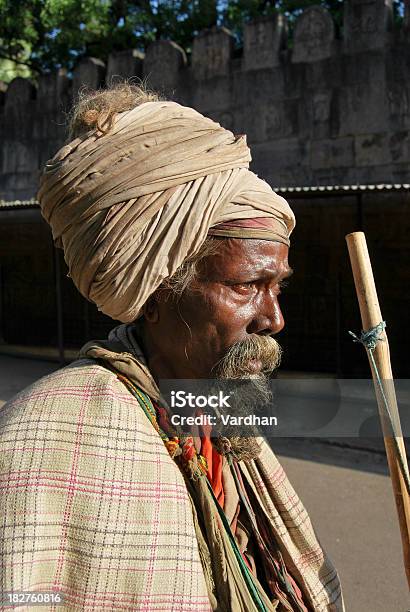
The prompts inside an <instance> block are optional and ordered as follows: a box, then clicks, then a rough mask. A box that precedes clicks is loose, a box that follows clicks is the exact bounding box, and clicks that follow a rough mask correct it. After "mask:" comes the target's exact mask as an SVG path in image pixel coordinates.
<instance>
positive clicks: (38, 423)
mask: <svg viewBox="0 0 410 612" xmlns="http://www.w3.org/2000/svg"><path fill="white" fill-rule="evenodd" d="M0 420H1V424H2V427H1V434H0V435H2V436H3V439H4V436H6V437H7V432H12V431H15V430H17V429H18V430H19V432H22V431H23V430H24V429H25V428H26V429H27V430H32V431H34V430H35V431H36V436H37V437H38V436H41V432H43V434H44V435H49V436H52V435H53V432H56V433H57V430H59V431H60V432H62V433H64V434H65V435H66V436H71V435H73V434H74V432H75V431H76V429H77V428H78V426H79V424H80V423H81V424H82V426H83V427H86V426H89V427H95V428H97V429H99V430H101V431H102V430H107V432H108V430H110V429H111V428H112V427H115V426H117V427H118V426H119V425H120V424H124V423H127V426H128V427H134V428H135V427H137V429H139V428H140V427H142V429H144V428H146V427H147V425H148V426H150V427H151V428H152V426H151V425H150V423H149V421H148V419H147V417H146V416H145V414H144V413H143V412H142V410H141V409H140V408H139V406H138V402H137V400H136V399H135V398H134V397H133V396H132V395H131V394H130V393H129V391H128V390H127V389H126V388H125V386H124V385H123V383H122V382H121V381H119V380H118V378H117V377H116V375H115V374H114V373H113V372H111V371H110V370H108V369H107V368H105V367H104V366H102V365H100V364H98V363H97V362H96V361H94V360H90V359H82V360H78V361H75V362H73V363H72V364H70V365H69V366H67V367H65V368H63V369H61V370H57V371H56V372H53V373H52V374H49V375H48V376H45V377H44V378H41V379H40V380H38V381H36V382H35V383H34V384H33V385H31V386H29V387H27V388H26V389H24V390H23V391H21V392H20V393H19V394H18V395H16V396H15V397H14V398H13V399H12V400H10V401H9V402H7V403H6V404H5V405H4V406H3V408H2V409H0ZM138 422H140V426H138Z"/></svg>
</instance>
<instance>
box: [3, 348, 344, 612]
mask: <svg viewBox="0 0 410 612" xmlns="http://www.w3.org/2000/svg"><path fill="white" fill-rule="evenodd" d="M1 415H2V418H1V430H0V431H1V433H0V444H1V451H2V452H1V456H0V486H1V489H2V491H1V496H0V500H1V501H0V523H1V527H0V529H1V537H0V547H1V549H0V553H1V558H2V568H1V574H0V576H1V578H0V592H2V591H3V592H4V591H60V592H62V593H64V596H65V603H64V606H63V608H65V609H68V610H99V609H101V610H102V609H104V610H146V611H151V610H152V611H154V610H155V611H159V610H162V611H164V612H165V611H166V612H170V611H171V612H173V611H180V612H185V611H187V612H188V611H193V612H196V611H197V612H199V611H205V610H206V611H210V610H211V609H212V607H211V604H210V598H209V596H208V590H207V584H206V580H205V575H204V569H203V565H202V562H201V561H202V560H201V555H200V551H199V546H198V541H197V534H196V531H195V525H194V517H195V512H194V511H193V508H192V505H191V497H190V496H189V494H188V490H187V487H186V483H185V481H184V477H183V476H182V474H181V472H180V470H179V468H178V467H177V465H176V464H175V463H174V461H173V460H172V459H171V458H170V456H169V455H168V452H167V450H166V449H165V447H164V445H163V443H162V440H161V439H160V437H159V435H158V433H157V432H156V431H155V430H154V428H153V426H152V424H151V423H150V422H149V421H148V419H147V418H146V416H145V415H144V414H143V413H142V411H141V408H140V406H139V405H138V402H137V401H136V400H135V398H134V397H133V396H132V395H131V394H130V393H129V392H128V391H127V390H126V388H125V387H124V386H123V384H122V383H121V382H120V381H119V380H118V379H117V378H116V376H115V374H113V373H112V372H110V371H108V370H107V369H106V368H105V367H103V366H102V365H98V364H97V363H96V362H95V361H92V360H88V359H82V360H80V361H77V362H75V363H74V364H72V365H70V366H68V367H66V368H64V369H62V370H60V371H58V372H55V373H53V374H51V375H49V376H47V377H45V378H43V379H42V380H40V381H38V382H37V383H35V384H34V385H32V386H31V387H29V388H28V389H26V390H25V391H23V392H22V393H20V394H19V395H18V396H17V397H16V398H15V399H14V400H12V401H11V402H9V403H7V404H6V405H5V406H4V407H3V409H2V411H1ZM240 465H241V470H242V474H243V477H244V478H246V480H247V482H248V483H249V485H250V486H251V487H252V489H253V491H254V495H255V499H256V500H257V504H258V505H259V509H258V511H261V512H263V513H264V515H265V516H266V518H267V520H268V521H269V524H270V527H271V529H272V533H273V534H274V537H275V538H276V541H277V542H278V545H279V546H280V549H281V552H282V554H283V556H284V558H285V560H286V563H287V565H288V567H289V568H290V570H291V571H292V574H293V575H294V576H295V577H296V578H297V579H298V582H299V584H300V585H301V586H302V588H303V592H304V595H305V597H306V598H307V601H309V604H310V605H311V606H312V609H313V610H315V611H317V612H322V611H328V612H339V611H342V610H344V607H343V600H342V596H341V591H340V584H339V580H338V577H337V573H336V572H335V570H334V568H333V567H332V565H331V563H330V561H329V560H328V559H327V557H326V556H325V554H324V552H323V550H322V548H321V547H320V545H319V543H318V541H317V539H316V536H315V534H314V531H313V529H312V526H311V523H310V519H309V517H308V515H307V513H306V510H305V509H304V507H303V505H302V504H301V502H300V500H299V499H298V497H297V495H296V494H295V492H294V490H293V489H292V487H291V485H290V484H289V482H288V480H287V478H286V475H285V474H284V472H283V469H282V468H281V466H280V465H279V463H278V461H277V459H276V457H275V455H274V454H273V452H272V451H271V449H270V448H269V446H268V445H267V444H266V443H263V446H262V453H261V455H260V456H259V457H258V458H257V459H256V460H251V461H247V462H241V464H240ZM5 609H7V608H5ZM47 609H50V610H51V609H55V608H54V607H53V606H47ZM218 609H220V610H222V607H221V608H218ZM224 609H225V608H224ZM231 609H232V610H234V608H231Z"/></svg>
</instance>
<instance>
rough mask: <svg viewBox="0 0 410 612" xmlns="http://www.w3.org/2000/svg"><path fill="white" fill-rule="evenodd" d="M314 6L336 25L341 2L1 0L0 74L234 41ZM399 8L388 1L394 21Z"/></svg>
mask: <svg viewBox="0 0 410 612" xmlns="http://www.w3.org/2000/svg"><path fill="white" fill-rule="evenodd" d="M313 4H321V5H322V6H325V7H326V8H328V9H329V10H330V11H331V13H332V15H333V18H334V20H335V23H336V26H337V27H338V28H339V29H340V28H341V27H342V22H343V1H342V0H325V1H322V2H319V1H318V0H302V1H300V0H299V1H298V0H232V1H230V0H193V1H190V0H0V24H1V30H0V79H3V80H6V81H9V80H11V79H12V78H14V76H27V75H28V74H31V75H32V76H34V75H36V74H39V73H41V72H44V71H47V70H53V69H55V68H58V67H61V66H63V67H65V68H67V69H68V70H71V69H72V68H73V66H74V65H75V63H76V62H77V61H78V59H79V58H80V57H83V56H86V55H89V56H94V57H98V58H101V59H102V60H106V59H107V57H108V54H109V53H110V52H111V51H113V50H122V49H131V48H137V49H144V48H146V46H147V45H148V44H149V43H150V42H151V41H152V40H155V39H171V40H173V41H175V42H177V43H178V44H180V45H181V46H182V47H184V48H185V49H186V50H187V51H189V50H190V46H191V43H192V38H193V36H194V35H195V34H196V33H197V32H198V31H200V30H202V29H205V28H208V27H211V26H213V25H224V26H226V27H228V28H230V29H231V30H232V31H233V32H234V33H235V35H236V38H237V41H238V43H239V44H240V42H241V36H242V29H243V23H244V22H245V21H248V20H250V19H254V18H255V17H258V16H261V15H270V14H273V13H274V12H275V11H280V12H282V13H284V14H285V15H286V16H287V18H288V20H289V23H290V26H291V27H292V23H293V22H294V20H295V19H296V17H297V16H298V15H299V14H300V13H301V12H302V10H303V9H305V8H306V7H308V6H311V5H313ZM402 5H403V3H402V2H397V1H395V7H396V17H398V18H400V14H401V13H402Z"/></svg>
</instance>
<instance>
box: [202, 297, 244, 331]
mask: <svg viewBox="0 0 410 612" xmlns="http://www.w3.org/2000/svg"><path fill="white" fill-rule="evenodd" d="M254 302H255V296H251V295H240V294H238V293H236V292H235V291H233V290H232V289H231V288H230V287H226V286H216V287H213V290H212V291H209V292H207V294H206V295H205V296H204V305H205V308H206V313H207V317H208V320H209V321H210V322H212V323H213V324H214V325H215V328H216V329H217V330H218V333H219V334H223V335H225V334H230V333H235V331H237V330H240V329H241V328H242V327H246V325H247V324H248V322H249V320H250V319H252V316H253V312H254V310H255V303H254Z"/></svg>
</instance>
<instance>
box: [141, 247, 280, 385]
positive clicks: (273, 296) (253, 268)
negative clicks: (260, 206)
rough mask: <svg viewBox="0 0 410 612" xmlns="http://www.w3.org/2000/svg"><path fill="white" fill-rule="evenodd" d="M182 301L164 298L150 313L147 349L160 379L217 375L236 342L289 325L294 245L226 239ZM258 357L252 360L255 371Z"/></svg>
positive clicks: (251, 363) (147, 328)
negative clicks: (285, 305) (286, 300)
mask: <svg viewBox="0 0 410 612" xmlns="http://www.w3.org/2000/svg"><path fill="white" fill-rule="evenodd" d="M220 243H221V244H220V248H219V251H218V253H217V254H215V255H210V256H208V257H206V258H205V259H204V260H203V261H202V262H201V264H200V273H199V275H198V277H197V279H196V280H195V281H194V282H193V283H192V285H191V286H190V287H189V288H188V289H187V290H186V291H185V292H184V294H183V295H182V297H181V298H180V299H179V300H178V301H174V300H171V299H164V298H159V299H158V300H156V301H155V304H154V306H152V305H151V308H150V310H149V315H148V317H147V316H146V326H145V327H146V331H145V339H146V348H147V349H148V357H149V365H150V367H151V369H152V371H153V373H154V375H155V376H156V378H211V377H212V376H213V374H214V373H215V366H216V365H217V364H218V362H219V361H220V360H221V359H223V357H224V356H225V355H226V353H227V351H228V350H229V349H230V348H231V347H232V346H233V345H235V344H236V343H240V342H243V341H244V340H247V339H249V338H253V339H255V336H266V335H275V334H277V333H278V332H280V331H281V329H283V327H284V320H283V316H282V312H281V309H280V306H279V294H280V287H281V283H282V282H283V281H284V279H285V278H286V277H288V276H290V274H291V273H292V270H291V269H290V268H289V265H288V247H287V246H286V245H284V244H282V243H279V242H274V241H268V240H251V239H246V240H245V239H244V240H242V239H236V238H235V239H222V240H220ZM260 369H261V363H260V362H258V360H256V359H255V360H252V359H251V360H250V363H249V370H250V373H252V370H253V371H254V373H255V375H256V374H257V373H258V371H259V370H260Z"/></svg>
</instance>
